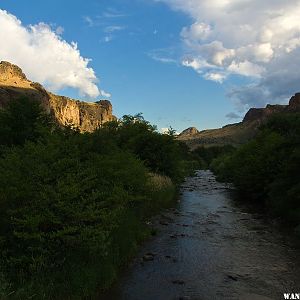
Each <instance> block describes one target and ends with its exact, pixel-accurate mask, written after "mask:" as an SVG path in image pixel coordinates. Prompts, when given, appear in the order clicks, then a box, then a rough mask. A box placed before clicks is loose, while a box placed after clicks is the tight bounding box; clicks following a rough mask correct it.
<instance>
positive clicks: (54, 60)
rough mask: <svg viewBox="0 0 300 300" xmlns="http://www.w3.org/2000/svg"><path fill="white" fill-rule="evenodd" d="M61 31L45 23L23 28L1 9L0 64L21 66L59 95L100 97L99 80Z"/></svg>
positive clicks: (35, 79)
mask: <svg viewBox="0 0 300 300" xmlns="http://www.w3.org/2000/svg"><path fill="white" fill-rule="evenodd" d="M62 33H63V28H62V27H57V28H54V29H53V28H52V27H51V26H49V25H47V24H45V23H39V24H36V25H30V26H24V25H23V24H22V23H21V21H20V20H19V19H17V17H15V16H14V15H12V14H10V13H8V12H7V11H5V10H1V9H0V40H1V41H3V42H2V43H1V47H0V60H6V61H9V62H11V63H14V64H17V65H18V66H20V67H21V68H22V69H23V71H24V72H25V73H26V74H27V75H28V77H29V78H30V79H31V80H33V81H38V82H40V83H42V84H45V85H46V86H47V88H49V89H51V90H53V91H56V90H59V89H62V88H65V87H71V88H75V89H78V90H79V91H80V93H81V94H82V95H86V96H89V97H97V96H99V95H100V91H99V89H98V87H97V84H96V83H97V81H98V80H97V77H96V75H95V72H94V70H93V69H92V68H90V67H88V64H89V62H90V60H89V59H87V58H84V57H82V56H81V54H80V51H79V50H78V48H77V44H76V43H75V42H72V43H68V42H66V41H65V40H63V39H62V38H61V34H62Z"/></svg>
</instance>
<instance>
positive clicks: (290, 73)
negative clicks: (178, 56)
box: [154, 0, 300, 106]
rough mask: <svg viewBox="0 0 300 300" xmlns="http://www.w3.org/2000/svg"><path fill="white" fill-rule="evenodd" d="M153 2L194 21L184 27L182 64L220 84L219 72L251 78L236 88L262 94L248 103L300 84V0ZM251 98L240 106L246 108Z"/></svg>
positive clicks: (278, 93) (221, 79) (256, 102)
mask: <svg viewBox="0 0 300 300" xmlns="http://www.w3.org/2000/svg"><path fill="white" fill-rule="evenodd" d="M154 1H156V2H164V3H166V4H168V5H169V6H170V7H171V8H173V9H174V10H179V11H182V12H184V13H186V14H188V15H189V16H190V17H191V24H190V25H189V26H185V27H184V28H183V29H182V31H181V38H182V40H183V42H184V45H185V51H186V54H185V58H184V60H183V62H182V64H183V65H184V66H188V67H192V68H193V69H195V70H196V71H197V72H198V73H200V74H202V76H203V77H204V78H206V79H209V80H211V79H214V78H215V79H217V81H219V82H222V81H223V80H224V78H221V77H220V76H219V75H215V74H223V75H224V74H226V76H227V77H228V76H230V75H231V74H238V75H241V76H245V77H247V78H248V79H249V81H250V82H251V84H249V85H248V86H245V87H241V88H239V89H238V90H239V91H240V92H241V91H242V90H244V92H245V93H246V94H247V95H246V97H245V98H247V99H248V100H249V99H250V97H251V96H250V94H251V92H250V91H253V98H255V97H257V96H258V94H259V98H260V100H253V101H250V102H251V104H252V105H253V104H254V105H255V104H256V105H261V104H263V105H264V104H265V103H266V102H269V101H272V99H275V98H276V99H278V97H279V95H281V96H283V94H284V95H285V96H286V95H287V94H289V95H291V94H292V93H294V92H295V91H294V90H295V81H297V80H298V83H299V82H300V72H298V73H295V71H294V68H295V67H294V66H295V65H299V64H298V62H299V56H297V55H296V54H299V53H298V50H299V49H300V22H299V16H300V0H289V1H283V0H264V1H262V0H154ZM283 62H284V63H283ZM224 76H225V75H224ZM274 79H276V80H277V84H275V83H274V82H273V81H272V80H274ZM296 79H297V80H296ZM283 82H284V84H285V85H286V86H283V84H281V83H283ZM278 85H279V86H280V88H282V89H283V90H284V93H283V92H280V91H279V89H278ZM298 89H299V86H298ZM258 90H259V91H260V92H259V93H258ZM236 91H237V89H235V93H234V94H235V95H236ZM241 97H242V94H239V97H238V98H239V99H241ZM264 97H265V98H264ZM266 97H271V98H272V99H267V98H266ZM250 102H249V101H248V102H247V103H245V101H240V102H239V104H240V105H244V106H247V104H248V103H250Z"/></svg>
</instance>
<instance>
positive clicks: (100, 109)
mask: <svg viewBox="0 0 300 300" xmlns="http://www.w3.org/2000/svg"><path fill="white" fill-rule="evenodd" d="M24 96H25V97H27V98H30V99H33V100H36V101H39V102H40V103H41V105H42V106H43V108H44V109H45V110H46V111H47V112H48V113H51V114H53V116H54V117H55V119H56V120H57V122H58V123H59V124H61V125H64V126H71V127H74V128H78V129H79V130H80V131H81V132H92V131H94V130H95V129H96V128H99V127H100V126H101V125H102V124H103V123H105V122H108V121H112V120H114V119H115V117H114V116H113V114H112V105H111V103H110V102H109V101H108V100H101V101H98V102H95V103H92V102H83V101H79V100H76V99H71V98H68V97H64V96H58V95H55V94H53V93H50V92H48V91H47V90H46V89H45V88H44V87H43V86H42V85H41V84H39V83H36V82H32V81H30V80H28V79H27V77H26V75H25V74H24V73H23V72H22V70H21V69H20V68H19V67H18V66H16V65H13V64H11V63H9V62H4V61H2V62H0V108H3V107H5V105H6V103H7V102H8V101H11V100H14V99H17V98H20V97H24Z"/></svg>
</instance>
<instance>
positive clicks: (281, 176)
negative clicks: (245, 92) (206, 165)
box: [211, 114, 300, 225]
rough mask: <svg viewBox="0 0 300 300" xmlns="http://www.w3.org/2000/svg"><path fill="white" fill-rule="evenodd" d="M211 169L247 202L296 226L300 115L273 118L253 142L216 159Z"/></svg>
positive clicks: (299, 219) (299, 192) (299, 211)
mask: <svg viewBox="0 0 300 300" xmlns="http://www.w3.org/2000/svg"><path fill="white" fill-rule="evenodd" d="M211 168H212V169H213V171H214V172H215V173H216V174H217V176H218V178H219V179H220V180H224V181H231V182H233V183H234V184H235V186H236V187H237V189H238V190H239V191H240V192H241V193H243V195H244V196H246V197H247V198H250V199H252V200H256V201H260V202H262V203H263V204H264V205H265V206H266V208H267V209H268V210H269V211H270V212H272V213H273V214H275V215H277V216H279V217H281V218H283V219H284V220H287V221H289V222H292V223H294V224H295V225H297V224H300V172H299V169H300V114H278V115H275V116H274V117H272V118H271V119H270V120H269V121H268V122H267V123H266V124H265V125H264V126H262V127H261V130H260V133H259V134H258V136H257V137H256V138H255V139H253V140H252V141H250V142H249V143H248V144H245V145H243V146H241V147H240V148H239V149H237V150H236V151H235V152H233V153H231V154H227V155H223V156H220V157H218V158H216V159H215V160H214V161H213V162H212V164H211Z"/></svg>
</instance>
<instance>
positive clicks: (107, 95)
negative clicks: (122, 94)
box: [100, 90, 111, 98]
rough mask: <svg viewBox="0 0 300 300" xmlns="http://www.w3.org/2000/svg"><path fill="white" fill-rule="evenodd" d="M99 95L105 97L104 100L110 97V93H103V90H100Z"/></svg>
mask: <svg viewBox="0 0 300 300" xmlns="http://www.w3.org/2000/svg"><path fill="white" fill-rule="evenodd" d="M100 93H101V96H103V97H105V98H110V97H111V94H110V93H107V92H105V91H103V90H101V91H100Z"/></svg>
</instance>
